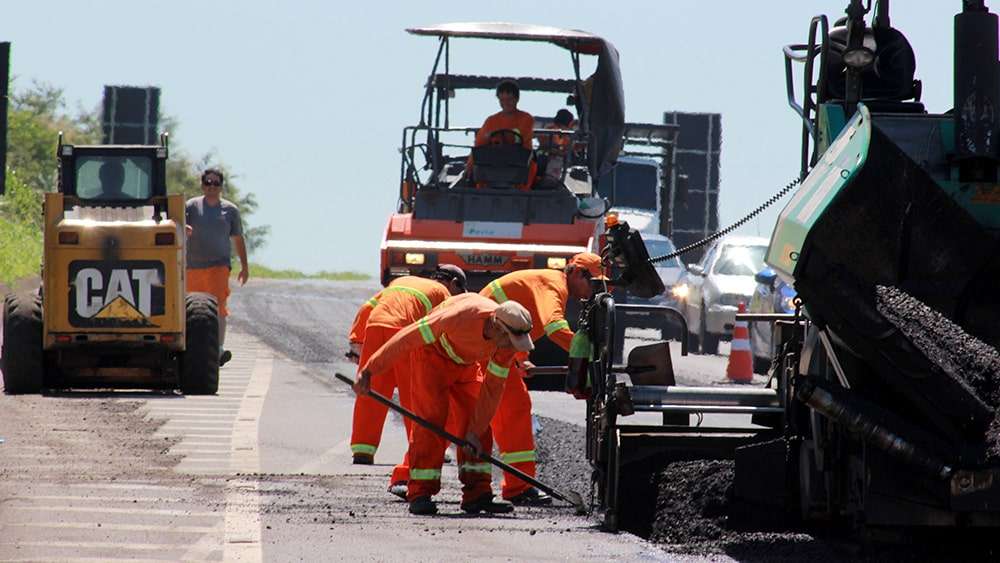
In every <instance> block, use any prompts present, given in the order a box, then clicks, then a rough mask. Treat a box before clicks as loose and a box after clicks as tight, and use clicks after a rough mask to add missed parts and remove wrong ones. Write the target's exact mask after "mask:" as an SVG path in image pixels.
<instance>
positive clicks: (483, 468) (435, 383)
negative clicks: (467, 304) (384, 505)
mask: <svg viewBox="0 0 1000 563" xmlns="http://www.w3.org/2000/svg"><path fill="white" fill-rule="evenodd" d="M411 365H412V368H413V369H412V372H411V379H410V384H411V397H412V399H413V410H414V411H415V412H416V414H418V415H419V416H421V417H423V418H425V419H427V420H428V421H429V422H430V423H431V424H434V425H436V426H438V427H441V428H444V427H445V425H446V424H447V423H448V417H449V415H450V416H451V417H453V420H452V424H450V425H449V426H450V427H451V429H454V433H456V434H458V435H459V436H462V437H464V436H465V432H466V430H467V428H468V425H469V419H470V417H471V416H472V412H473V409H475V406H476V401H477V400H478V398H479V388H480V386H481V385H482V383H481V381H482V378H481V375H480V372H479V366H478V365H477V364H471V365H459V364H456V363H455V362H452V361H451V360H449V359H447V358H445V357H443V356H441V355H440V354H438V353H437V352H436V351H435V350H434V349H433V348H431V347H429V346H424V347H423V348H420V349H418V350H417V351H416V352H414V353H413V355H412V362H411ZM479 441H480V444H481V445H482V447H483V449H484V450H486V451H492V448H493V442H492V439H491V435H490V432H489V431H488V430H487V431H486V432H484V433H483V435H482V436H480V437H479ZM445 446H446V442H445V440H444V438H441V437H439V436H438V435H437V434H434V433H433V432H431V431H430V430H427V429H426V428H424V427H423V426H420V425H417V424H414V425H413V426H412V427H411V430H410V451H409V457H410V481H409V484H408V486H407V494H406V498H407V500H409V501H413V500H414V499H416V498H418V497H422V496H431V495H435V494H437V493H438V492H440V490H441V466H442V465H443V464H444V450H445ZM491 467H492V466H491V465H490V464H489V463H486V462H483V461H482V460H481V459H479V458H477V457H474V456H469V455H468V454H466V452H465V450H464V449H462V448H459V449H458V478H459V480H460V481H461V482H462V502H470V501H473V500H475V499H477V498H479V497H480V496H482V495H484V494H489V493H491V492H492V486H491V485H492V483H491V482H492V469H491Z"/></svg>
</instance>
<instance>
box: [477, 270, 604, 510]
mask: <svg viewBox="0 0 1000 563" xmlns="http://www.w3.org/2000/svg"><path fill="white" fill-rule="evenodd" d="M591 278H604V275H603V274H602V273H601V257H600V256H598V255H596V254H593V253H590V252H584V253H580V254H577V255H576V256H573V257H572V258H571V259H570V260H569V263H568V264H566V267H565V268H564V269H563V270H562V271H560V270H551V269H547V270H520V271H517V272H512V273H510V274H507V275H505V276H503V277H501V278H499V279H496V280H494V281H492V282H490V283H489V284H488V285H487V286H486V287H484V288H483V290H482V291H480V292H479V294H480V295H482V296H484V297H489V298H490V299H493V300H494V301H496V302H497V303H504V302H506V301H507V300H513V301H517V302H518V303H520V304H521V305H524V308H525V309H527V310H528V312H529V313H531V323H532V329H531V340H532V341H537V340H538V339H540V338H541V337H542V336H548V337H549V339H550V340H552V341H553V342H555V343H556V344H557V345H558V346H560V347H561V348H562V349H564V350H566V351H569V345H570V342H571V341H572V340H573V331H572V330H570V328H569V322H567V321H566V303H567V301H568V300H569V299H571V298H572V299H589V298H590V295H591V292H592V291H593V290H592V288H591V284H590V279H591ZM605 279H606V278H605ZM526 367H531V363H530V362H528V361H527V354H523V355H521V354H519V358H518V362H517V363H516V364H515V366H514V367H513V368H511V370H510V377H508V378H507V385H506V386H505V388H504V392H503V396H502V398H501V400H500V407H499V409H498V410H497V414H496V416H495V417H494V418H493V423H492V426H493V439H494V440H495V441H496V443H497V446H498V448H499V449H500V459H502V460H503V461H505V462H507V463H508V464H510V465H513V466H514V467H516V468H518V469H520V470H521V471H523V472H525V473H527V474H528V475H530V476H532V477H534V476H535V462H536V459H537V458H536V455H535V437H534V435H533V434H532V428H531V395H530V394H528V387H527V385H525V384H524V378H525V377H526V374H527V372H526V371H525V368H526ZM501 492H502V495H503V498H504V499H506V500H509V501H510V502H512V503H513V504H515V505H533V506H538V505H545V504H551V503H552V498H551V497H549V496H548V495H547V494H545V493H543V492H541V491H539V490H538V489H536V488H535V487H532V486H531V485H529V484H528V483H525V482H524V481H522V480H520V479H518V478H517V477H514V476H513V475H510V474H507V473H504V477H503V483H502V484H501Z"/></svg>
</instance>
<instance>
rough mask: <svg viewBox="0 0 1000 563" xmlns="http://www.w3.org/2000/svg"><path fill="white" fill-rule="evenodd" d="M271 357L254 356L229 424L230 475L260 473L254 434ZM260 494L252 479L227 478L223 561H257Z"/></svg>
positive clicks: (259, 553) (260, 555) (259, 554)
mask: <svg viewBox="0 0 1000 563" xmlns="http://www.w3.org/2000/svg"><path fill="white" fill-rule="evenodd" d="M273 370H274V358H273V357H271V356H270V355H266V356H258V358H257V361H256V362H255V363H254V368H253V373H252V375H251V378H250V383H249V384H248V385H247V388H246V391H245V393H244V398H243V402H242V403H241V405H240V412H239V416H238V417H237V420H236V422H235V424H234V425H233V441H232V446H231V447H232V454H231V457H230V470H231V471H232V472H234V473H251V474H252V473H257V472H259V471H260V451H259V450H258V448H259V445H260V444H259V440H258V432H259V430H260V415H261V412H262V411H263V409H264V398H265V397H266V396H267V391H268V388H269V387H270V385H271V373H272V371H273ZM260 528H261V522H260V491H259V484H258V482H257V480H255V479H230V480H229V481H227V483H226V543H225V547H226V552H225V560H226V561H232V560H240V561H255V562H256V561H261V560H262V559H263V550H262V548H261V530H260Z"/></svg>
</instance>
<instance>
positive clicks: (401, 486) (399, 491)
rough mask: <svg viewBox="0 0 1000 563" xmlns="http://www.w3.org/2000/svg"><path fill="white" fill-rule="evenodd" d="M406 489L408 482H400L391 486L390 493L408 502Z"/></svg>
mask: <svg viewBox="0 0 1000 563" xmlns="http://www.w3.org/2000/svg"><path fill="white" fill-rule="evenodd" d="M406 489H407V487H406V481H399V482H398V483H393V484H391V485H389V492H390V493H392V494H394V495H396V496H397V497H399V498H401V499H403V500H406Z"/></svg>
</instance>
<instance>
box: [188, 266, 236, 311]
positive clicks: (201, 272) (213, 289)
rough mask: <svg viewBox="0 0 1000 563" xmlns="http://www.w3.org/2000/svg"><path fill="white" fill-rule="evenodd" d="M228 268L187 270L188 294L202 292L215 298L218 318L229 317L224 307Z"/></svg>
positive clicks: (215, 267) (227, 284)
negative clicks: (217, 306) (217, 304)
mask: <svg viewBox="0 0 1000 563" xmlns="http://www.w3.org/2000/svg"><path fill="white" fill-rule="evenodd" d="M229 272H230V269H229V266H212V267H210V268H188V270H187V273H186V276H187V283H186V284H185V285H186V286H187V290H188V292H189V293H190V292H194V291H202V292H205V293H209V294H211V295H214V296H215V300H216V301H218V303H219V316H220V317H227V316H229V308H228V307H227V306H226V304H227V301H228V299H229Z"/></svg>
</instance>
